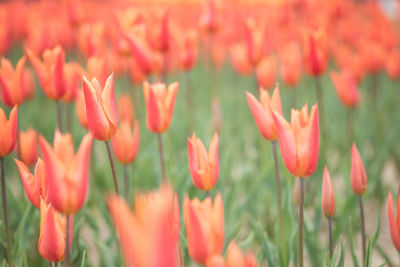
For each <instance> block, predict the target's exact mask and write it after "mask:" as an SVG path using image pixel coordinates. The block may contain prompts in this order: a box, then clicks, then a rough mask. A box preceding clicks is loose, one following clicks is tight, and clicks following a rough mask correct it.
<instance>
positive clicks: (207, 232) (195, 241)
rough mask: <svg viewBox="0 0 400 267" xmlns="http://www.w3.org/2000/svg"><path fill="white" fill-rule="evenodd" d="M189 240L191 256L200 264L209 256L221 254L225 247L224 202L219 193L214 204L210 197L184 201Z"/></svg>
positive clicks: (184, 214)
mask: <svg viewBox="0 0 400 267" xmlns="http://www.w3.org/2000/svg"><path fill="white" fill-rule="evenodd" d="M183 216H184V219H185V227H186V235H187V242H188V247H189V255H190V257H191V258H192V259H193V260H194V261H196V262H197V263H200V264H205V263H206V260H207V258H208V257H210V256H211V255H214V254H217V255H218V254H221V252H222V249H223V247H224V204H223V202H222V197H221V194H220V193H218V194H217V196H216V198H215V201H214V204H213V203H212V200H211V198H210V197H207V198H206V199H205V200H203V201H200V200H198V199H197V198H195V199H193V200H189V198H188V197H187V196H186V197H185V200H184V202H183Z"/></svg>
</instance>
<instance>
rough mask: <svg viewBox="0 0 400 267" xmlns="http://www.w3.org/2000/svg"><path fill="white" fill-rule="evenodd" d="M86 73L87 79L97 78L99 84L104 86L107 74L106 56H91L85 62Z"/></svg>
mask: <svg viewBox="0 0 400 267" xmlns="http://www.w3.org/2000/svg"><path fill="white" fill-rule="evenodd" d="M86 67H87V75H88V78H89V79H93V78H96V79H98V81H99V83H100V84H101V86H104V85H105V83H106V80H107V76H108V73H109V71H108V62H107V59H106V57H104V56H103V57H101V56H93V57H90V58H89V59H88V61H87V64H86Z"/></svg>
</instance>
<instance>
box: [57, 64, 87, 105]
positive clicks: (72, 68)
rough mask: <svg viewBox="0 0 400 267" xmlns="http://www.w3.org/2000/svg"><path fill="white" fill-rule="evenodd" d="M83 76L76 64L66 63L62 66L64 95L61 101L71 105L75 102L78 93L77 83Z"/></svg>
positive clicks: (81, 70)
mask: <svg viewBox="0 0 400 267" xmlns="http://www.w3.org/2000/svg"><path fill="white" fill-rule="evenodd" d="M82 74H83V69H82V68H81V66H79V64H78V63H68V64H65V65H64V75H65V94H64V95H63V97H62V99H61V100H62V101H63V102H65V103H71V102H73V101H75V99H76V97H77V94H78V92H79V83H80V80H81V77H82Z"/></svg>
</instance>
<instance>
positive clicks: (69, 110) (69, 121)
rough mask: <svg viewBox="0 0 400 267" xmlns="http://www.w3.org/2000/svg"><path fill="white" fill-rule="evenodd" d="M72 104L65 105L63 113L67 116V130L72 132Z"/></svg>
mask: <svg viewBox="0 0 400 267" xmlns="http://www.w3.org/2000/svg"><path fill="white" fill-rule="evenodd" d="M72 108H73V106H72V104H69V105H66V106H65V113H66V117H67V131H68V132H69V133H72Z"/></svg>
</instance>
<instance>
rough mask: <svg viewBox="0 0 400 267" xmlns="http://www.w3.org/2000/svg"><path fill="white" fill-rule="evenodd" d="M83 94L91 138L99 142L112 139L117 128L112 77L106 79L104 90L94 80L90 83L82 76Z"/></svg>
mask: <svg viewBox="0 0 400 267" xmlns="http://www.w3.org/2000/svg"><path fill="white" fill-rule="evenodd" d="M83 92H84V94H85V103H86V117H87V122H88V127H89V130H90V132H91V133H92V135H93V137H94V138H96V139H97V140H101V141H107V140H110V139H112V138H113V137H114V135H115V133H116V131H117V128H118V111H117V104H116V102H115V92H114V75H113V74H111V75H110V76H109V77H108V79H107V81H106V83H105V86H104V88H102V86H101V85H100V83H99V82H98V80H97V79H96V78H93V79H92V81H91V82H90V81H89V80H88V79H87V78H86V77H85V76H83Z"/></svg>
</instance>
